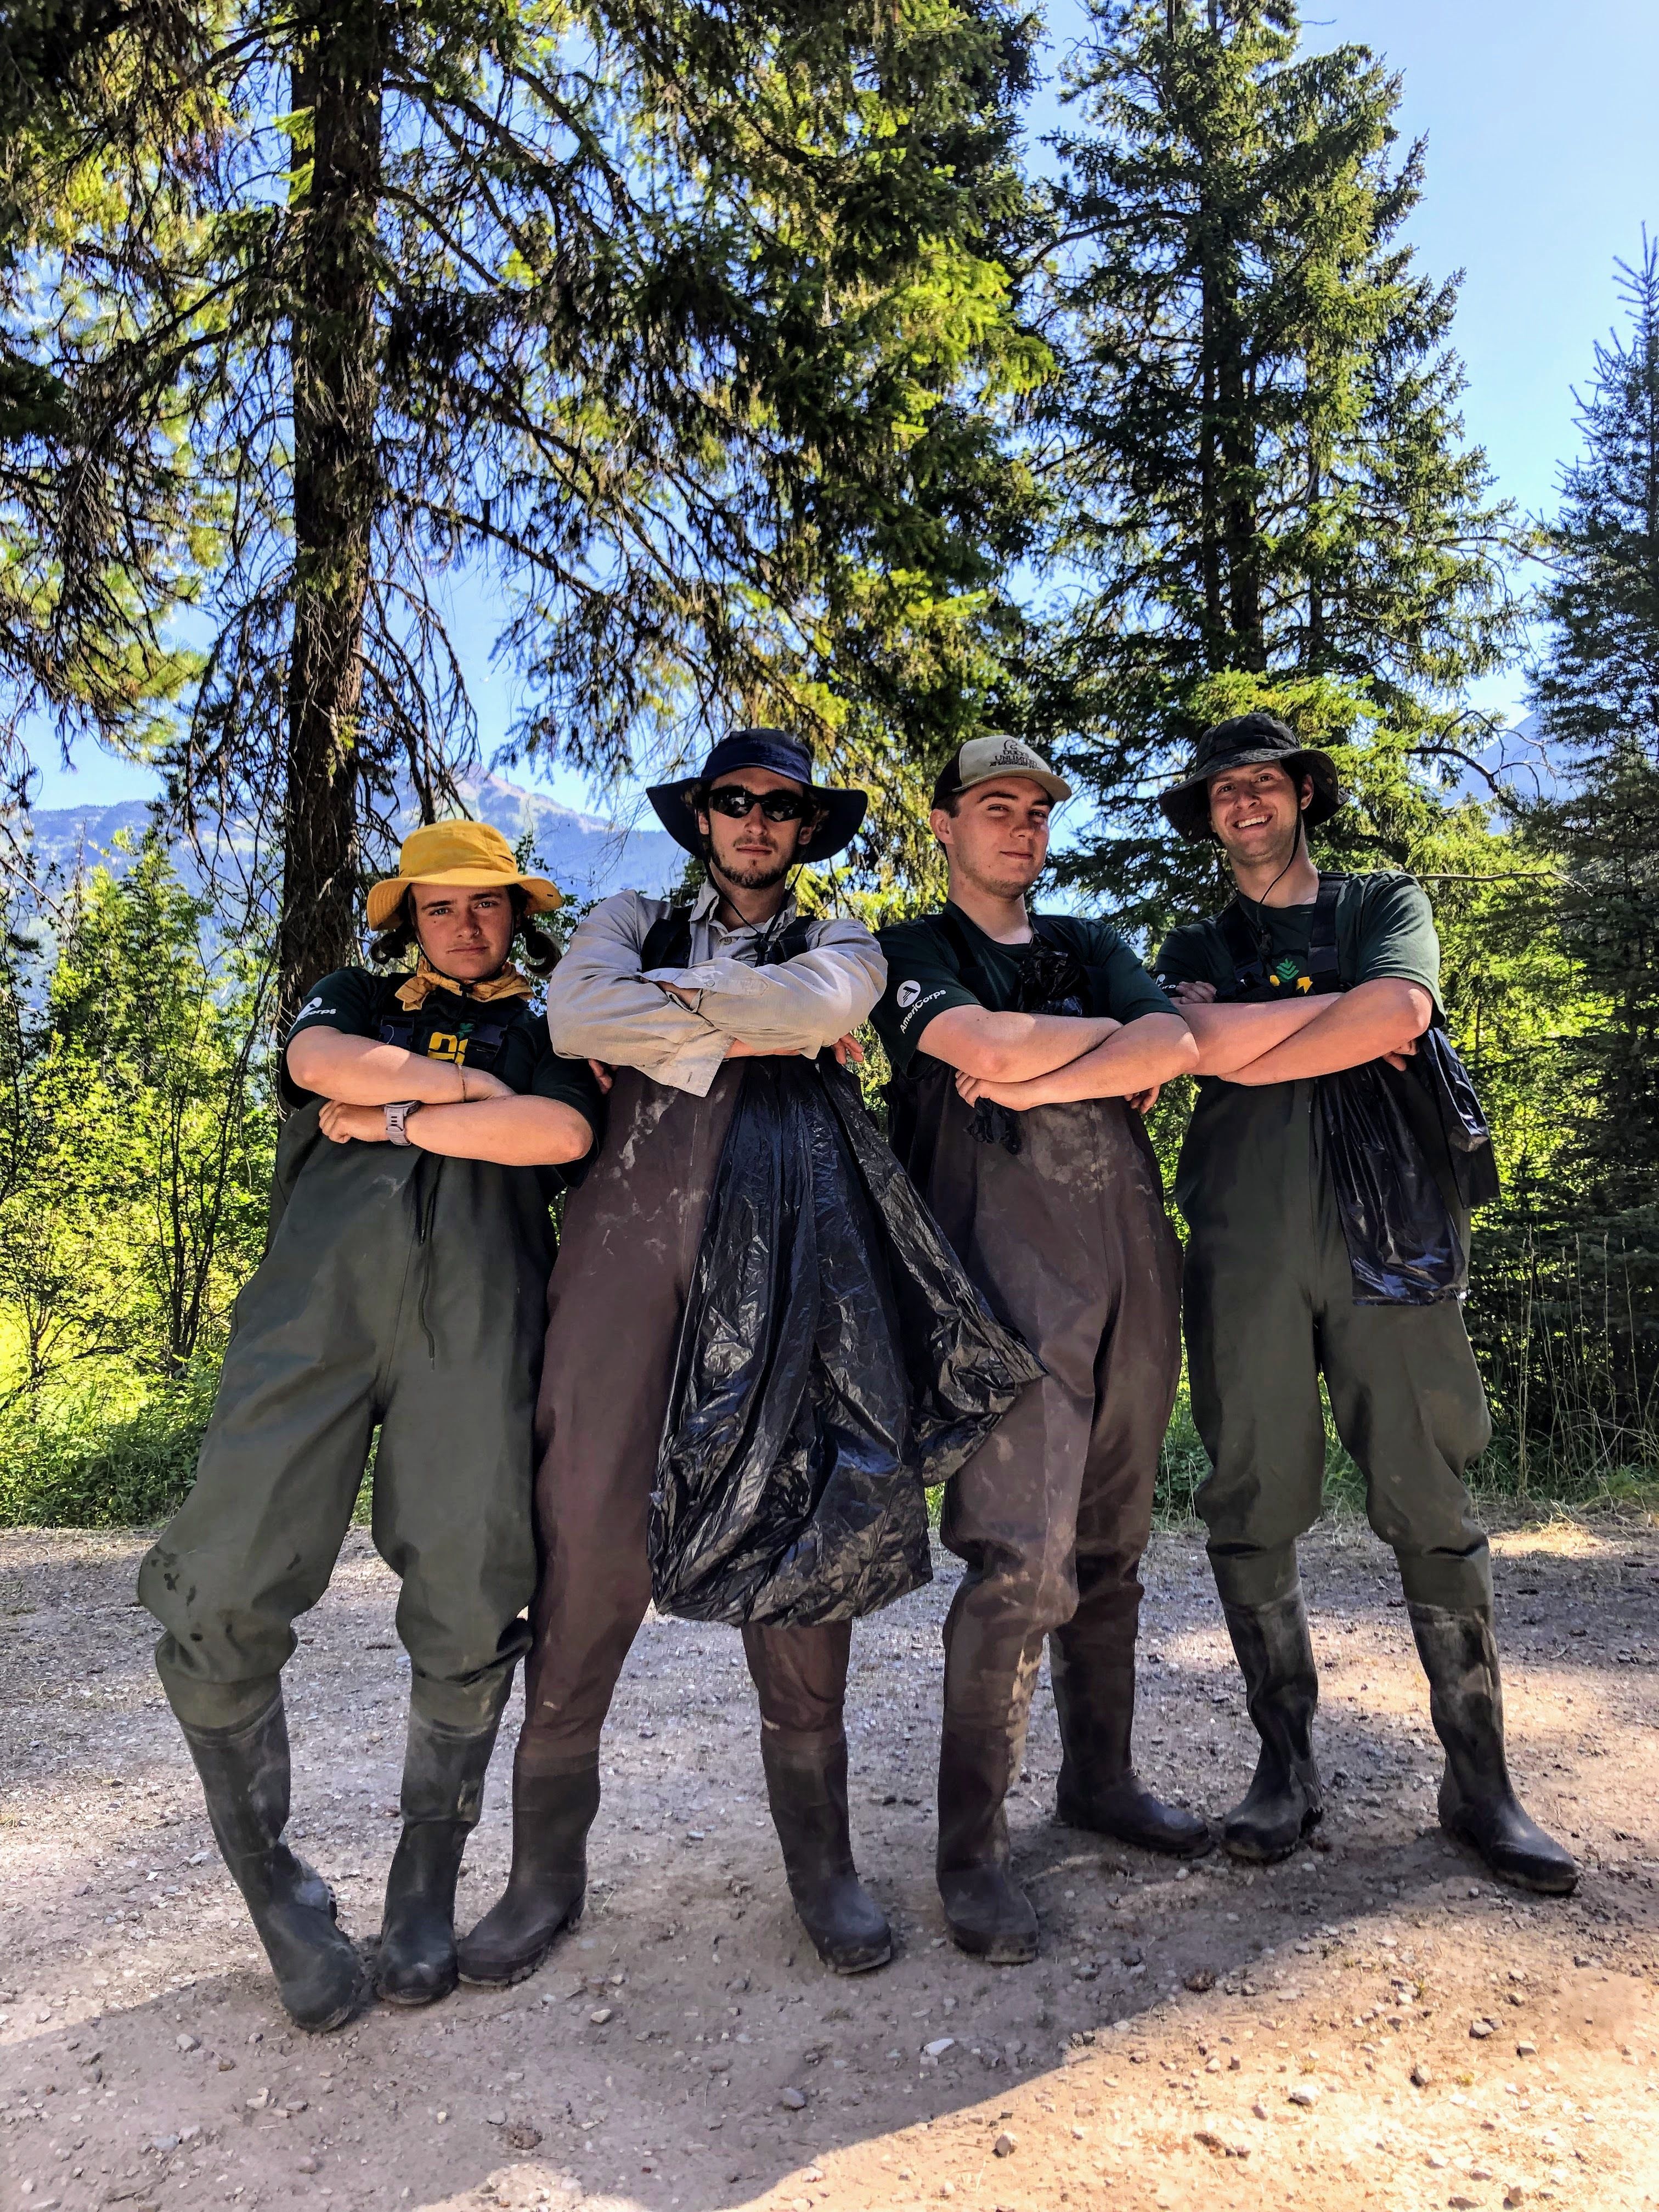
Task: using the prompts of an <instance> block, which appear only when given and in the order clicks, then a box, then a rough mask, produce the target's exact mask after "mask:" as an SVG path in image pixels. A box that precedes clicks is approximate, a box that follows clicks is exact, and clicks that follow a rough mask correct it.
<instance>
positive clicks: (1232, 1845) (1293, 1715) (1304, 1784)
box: [1221, 1583, 1325, 1866]
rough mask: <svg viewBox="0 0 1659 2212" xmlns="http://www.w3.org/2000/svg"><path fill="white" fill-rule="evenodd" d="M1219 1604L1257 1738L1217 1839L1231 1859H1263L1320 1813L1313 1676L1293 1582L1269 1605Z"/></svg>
mask: <svg viewBox="0 0 1659 2212" xmlns="http://www.w3.org/2000/svg"><path fill="white" fill-rule="evenodd" d="M1221 1609H1222V1612H1223V1613H1225V1616H1226V1621H1227V1632H1228V1634H1229V1635H1230V1636H1231V1638H1232V1639H1233V1650H1235V1651H1236V1652H1237V1655H1238V1664H1239V1668H1240V1670H1241V1672H1242V1673H1243V1676H1244V1691H1245V1703H1246V1705H1247V1706H1248V1708H1249V1716H1250V1718H1251V1720H1252V1721H1253V1722H1254V1723H1255V1732H1256V1734H1257V1735H1259V1736H1260V1737H1261V1757H1260V1758H1259V1759H1257V1760H1256V1765H1255V1776H1254V1778H1253V1779H1252V1781H1251V1783H1250V1786H1249V1790H1246V1791H1245V1793H1244V1799H1243V1803H1242V1804H1238V1805H1235V1806H1234V1808H1233V1809H1232V1811H1231V1813H1229V1814H1228V1815H1227V1817H1226V1819H1225V1820H1224V1821H1223V1822H1222V1824H1221V1840H1222V1842H1223V1844H1225V1846H1226V1848H1227V1850H1229V1851H1231V1853H1232V1855H1233V1857H1235V1858H1238V1859H1249V1860H1251V1861H1252V1862H1254V1863H1255V1864H1257V1865H1259V1866H1260V1865H1271V1864H1272V1863H1273V1861H1274V1860H1275V1859H1282V1858H1288V1857H1289V1856H1290V1854H1291V1852H1292V1851H1293V1850H1295V1849H1296V1847H1297V1844H1298V1843H1300V1841H1301V1840H1302V1838H1303V1837H1304V1836H1305V1835H1306V1834H1307V1832H1308V1831H1309V1830H1310V1828H1314V1827H1316V1826H1318V1824H1319V1822H1320V1820H1322V1818H1323V1817H1324V1811H1325V1806H1324V1800H1323V1798H1322V1796H1321V1793H1320V1787H1319V1770H1318V1768H1317V1767H1316V1765H1314V1755H1313V1717H1314V1708H1315V1706H1316V1705H1318V1703H1319V1675H1318V1673H1317V1671H1316V1668H1315V1666H1314V1656H1313V1644H1312V1641H1311V1639H1310V1637H1309V1634H1308V1615H1307V1612H1306V1609H1305V1608H1304V1605H1303V1602H1302V1586H1301V1584H1300V1583H1297V1586H1296V1588H1295V1589H1293V1590H1291V1593H1290V1595H1288V1596H1286V1597H1281V1598H1275V1599H1274V1600H1273V1603H1272V1604H1271V1605H1227V1604H1225V1603H1224V1604H1223V1606H1222V1608H1221Z"/></svg>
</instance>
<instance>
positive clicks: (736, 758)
mask: <svg viewBox="0 0 1659 2212" xmlns="http://www.w3.org/2000/svg"><path fill="white" fill-rule="evenodd" d="M740 768H769V769H771V771H772V773H773V775H787V776H788V777H789V778H790V780H791V781H793V782H795V783H799V784H800V785H802V786H804V787H805V789H806V790H807V791H809V792H810V793H811V795H812V797H813V799H815V800H816V801H817V805H818V807H819V809H820V817H819V820H818V823H817V828H816V829H814V830H813V832H812V834H811V837H809V838H805V839H803V840H802V842H801V844H800V845H799V848H798V849H797V853H796V858H797V859H798V860H803V861H805V860H828V859H829V856H830V854H832V853H839V852H840V850H841V848H842V846H843V845H847V844H850V843H851V842H852V840H853V837H854V835H855V834H856V832H857V829H858V826H859V824H860V823H861V822H862V821H863V819H864V816H865V810H866V807H867V806H868V805H869V804H870V801H869V799H868V798H867V797H866V794H865V793H863V792H861V791H836V790H832V789H829V788H827V787H820V786H818V785H817V784H815V783H814V782H813V781H812V756H811V753H810V752H809V751H808V750H807V749H806V747H805V745H804V744H802V743H801V741H800V739H799V738H798V737H795V736H793V734H792V733H791V732H789V731H788V730H775V729H767V728H756V729H748V730H733V731H732V734H731V735H730V737H726V738H721V739H720V743H719V744H717V745H716V746H715V747H714V750H713V752H711V753H710V754H709V756H708V759H707V760H706V761H705V762H704V763H703V764H702V769H701V770H700V771H699V772H698V774H696V775H685V776H682V777H681V778H680V779H679V781H678V782H676V783H653V785H652V786H651V787H650V788H649V789H648V790H647V793H646V794H645V795H646V797H647V799H649V800H650V801H651V804H652V805H653V806H654V807H655V809H656V810H657V819H658V820H659V822H660V823H662V826H663V828H664V829H666V830H667V832H668V834H669V836H671V838H672V839H673V840H674V842H675V843H676V844H677V845H683V846H684V848H685V849H686V851H687V852H688V853H695V854H696V856H697V858H698V859H699V860H701V859H702V850H703V844H702V833H701V831H700V830H699V829H698V828H697V816H696V808H695V807H694V806H693V805H692V804H691V799H692V794H693V793H695V792H697V791H700V790H701V789H702V787H703V786H704V785H705V784H708V783H712V782H713V781H714V778H715V777H716V776H717V775H731V773H732V770H733V769H740Z"/></svg>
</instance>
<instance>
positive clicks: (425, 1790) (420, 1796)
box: [374, 1712, 495, 2005]
mask: <svg viewBox="0 0 1659 2212" xmlns="http://www.w3.org/2000/svg"><path fill="white" fill-rule="evenodd" d="M494 1749H495V1729H493V1728H492V1729H488V1730H485V1731H483V1732H482V1733H479V1732H476V1731H475V1732H474V1733H471V1734H460V1733H458V1732H457V1731H455V1730H453V1729H446V1728H444V1727H442V1726H441V1724H439V1723H436V1722H435V1721H429V1720H427V1719H426V1718H424V1717H422V1715H421V1714H419V1713H417V1712H411V1713H410V1717H409V1741H408V1744H407V1747H406V1748H405V1750H404V1786H403V1804H402V1809H403V1816H404V1829H403V1833H402V1835H401V1836H400V1837H399V1838H398V1848H397V1850H396V1851H395V1852H394V1853H393V1854H392V1871H391V1873H390V1875H388V1876H387V1878H386V1911H385V1915H384V1917H383V1918H382V1920H381V1923H380V1951H379V1954H378V1955H377V1957H376V1960H375V1965H374V1988H375V1992H376V1994H377V1995H378V1996H381V1997H383V1998H384V1999H385V2000H386V2002H387V2003H388V2004H397V2005H423V2004H431V2003H432V2002H434V2001H435V1999H437V1998H439V1997H444V1996H448V1995H449V1992H450V1991H451V1990H453V1988H454V1986H455V1984H456V1980H457V1978H458V1976H457V1970H456V1960H455V1885H456V1883H457V1881H459V1878H460V1872H461V1854H462V1852H463V1851H464V1850H465V1849H466V1839H467V1838H468V1837H469V1836H470V1835H471V1832H472V1831H473V1829H474V1828H476V1827H477V1825H478V1815H479V1814H480V1813H481V1812H482V1810H483V1784H484V1775H485V1772H486V1771H487V1770H488V1768H489V1754H490V1753H491V1752H492V1751H493V1750H494Z"/></svg>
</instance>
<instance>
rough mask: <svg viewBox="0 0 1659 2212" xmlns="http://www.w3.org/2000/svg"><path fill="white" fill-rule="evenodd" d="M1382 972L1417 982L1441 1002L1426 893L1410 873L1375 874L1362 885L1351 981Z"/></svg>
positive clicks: (1436, 946)
mask: <svg viewBox="0 0 1659 2212" xmlns="http://www.w3.org/2000/svg"><path fill="white" fill-rule="evenodd" d="M1384 975H1396V976H1399V977H1401V979H1402V980H1403V981H1406V982H1407V983H1420V984H1421V985H1422V986H1423V988H1424V989H1425V991H1427V992H1428V993H1429V994H1430V996H1431V998H1432V999H1433V1000H1434V1003H1435V1005H1436V1006H1439V1004H1440V939H1439V938H1438V937H1437V934H1436V933H1435V927H1434V911H1433V908H1431V906H1430V904H1429V900H1428V894H1427V892H1426V891H1425V890H1424V889H1423V886H1422V884H1419V882H1418V881H1417V879H1416V878H1415V877H1413V876H1375V877H1373V878H1371V879H1370V881H1369V882H1368V883H1367V884H1366V885H1365V890H1364V901H1363V903H1362V904H1361V907H1360V911H1359V932H1358V941H1357V943H1356V945H1355V948H1354V978H1353V980H1354V981H1355V982H1356V983H1370V982H1373V981H1376V979H1377V978H1378V977H1380V976H1384Z"/></svg>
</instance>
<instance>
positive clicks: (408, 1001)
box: [397, 952, 536, 1014]
mask: <svg viewBox="0 0 1659 2212" xmlns="http://www.w3.org/2000/svg"><path fill="white" fill-rule="evenodd" d="M535 988H536V986H535V985H534V984H533V983H532V981H531V980H530V978H529V976H528V975H520V973H519V971H518V969H516V968H513V967H511V966H508V967H506V968H503V969H501V973H500V975H492V976H490V977H489V980H488V981H486V982H483V983H460V982H458V981H456V979H455V978H454V976H453V975H444V974H443V973H442V972H441V969H436V968H435V967H434V966H433V965H432V963H431V962H430V961H429V960H428V958H427V957H426V955H425V953H424V952H422V955H421V956H420V958H419V959H418V960H417V961H416V963H415V973H414V974H413V975H411V976H410V979H409V981H407V982H406V983H404V984H401V985H399V987H398V994H397V998H398V1005H399V1006H402V1007H403V1008H404V1010H405V1012H409V1013H411V1014H414V1013H418V1012H420V1010H421V1008H422V1006H424V1005H425V1004H426V1002H427V1000H428V998H429V997H430V996H431V994H432V993H433V992H434V991H453V993H454V994H455V996H456V997H457V998H458V999H475V1000H477V1002H478V1004H479V1005H480V1006H488V1005H489V1002H490V1000H492V999H528V998H530V997H532V996H533V994H534V992H535Z"/></svg>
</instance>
